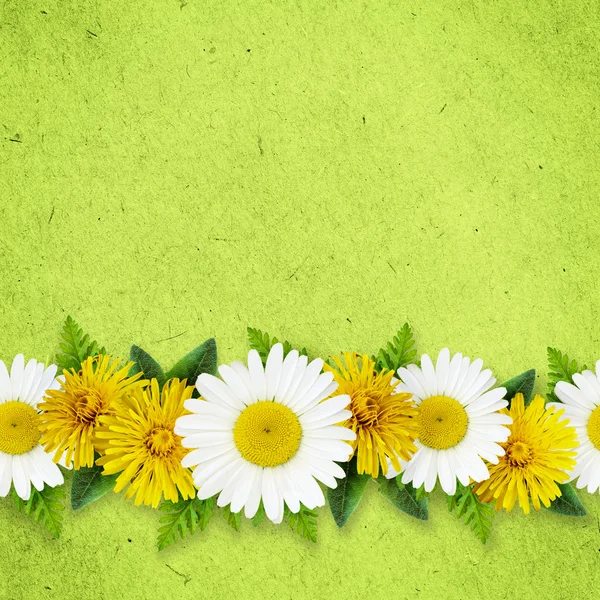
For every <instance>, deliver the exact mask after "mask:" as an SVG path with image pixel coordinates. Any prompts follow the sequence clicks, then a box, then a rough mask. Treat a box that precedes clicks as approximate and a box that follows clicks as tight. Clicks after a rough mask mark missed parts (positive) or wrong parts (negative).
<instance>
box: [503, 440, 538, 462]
mask: <svg viewBox="0 0 600 600" xmlns="http://www.w3.org/2000/svg"><path fill="white" fill-rule="evenodd" d="M532 459H533V449H532V448H531V446H529V444H526V443H525V442H514V443H512V444H509V445H508V447H507V448H506V462H507V463H508V464H509V465H510V466H511V467H526V466H527V465H528V464H529V463H530V462H531V461H532Z"/></svg>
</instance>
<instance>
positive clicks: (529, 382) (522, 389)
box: [500, 369, 535, 406]
mask: <svg viewBox="0 0 600 600" xmlns="http://www.w3.org/2000/svg"><path fill="white" fill-rule="evenodd" d="M534 384H535V369H529V371H525V372H524V373H521V374H520V375H517V376H516V377H513V378H512V379H509V380H508V381H505V382H504V383H503V384H502V385H501V386H500V387H505V388H506V395H505V396H504V397H505V398H506V399H507V400H508V403H509V406H510V401H511V400H512V399H513V398H514V397H515V396H516V395H517V394H523V398H524V400H525V406H528V405H529V403H530V402H531V395H532V393H533V386H534Z"/></svg>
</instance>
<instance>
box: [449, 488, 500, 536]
mask: <svg viewBox="0 0 600 600" xmlns="http://www.w3.org/2000/svg"><path fill="white" fill-rule="evenodd" d="M447 501H448V510H449V511H450V512H452V511H456V516H457V517H458V518H459V519H462V520H463V521H464V523H465V525H468V526H469V527H470V529H471V530H472V531H473V533H474V534H475V535H476V536H477V537H478V538H479V540H480V541H481V542H482V543H484V544H485V543H486V541H487V539H488V537H489V534H490V530H491V528H492V517H493V515H494V510H493V508H492V507H491V505H489V504H484V503H483V502H480V501H479V499H478V498H477V496H476V495H475V493H474V492H473V488H472V487H471V486H464V485H461V484H457V488H456V493H455V494H454V496H448V500H447Z"/></svg>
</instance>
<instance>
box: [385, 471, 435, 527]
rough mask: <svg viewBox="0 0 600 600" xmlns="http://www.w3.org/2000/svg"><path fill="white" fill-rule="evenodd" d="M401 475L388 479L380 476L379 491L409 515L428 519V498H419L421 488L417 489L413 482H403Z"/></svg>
mask: <svg viewBox="0 0 600 600" xmlns="http://www.w3.org/2000/svg"><path fill="white" fill-rule="evenodd" d="M400 479H401V476H400V475H398V477H396V478H394V479H386V478H385V477H379V479H378V480H377V481H378V483H379V493H380V494H381V495H382V496H383V497H384V498H385V499H386V500H388V501H389V502H391V503H392V504H393V505H394V506H395V507H396V508H397V509H398V510H401V511H402V512H405V513H406V514H407V515H410V516H411V517H414V518H415V519H421V521H427V519H428V516H429V515H428V510H427V498H426V497H421V498H418V494H420V493H419V490H421V488H418V489H415V488H414V487H413V486H412V484H410V483H409V484H406V485H405V484H403V483H402V482H401V481H400Z"/></svg>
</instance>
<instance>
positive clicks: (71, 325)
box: [56, 316, 106, 372]
mask: <svg viewBox="0 0 600 600" xmlns="http://www.w3.org/2000/svg"><path fill="white" fill-rule="evenodd" d="M61 338H62V340H63V341H62V342H61V343H60V344H59V345H60V349H61V350H62V352H59V353H58V354H57V355H56V365H57V366H58V370H59V372H60V371H62V370H64V369H74V370H75V371H79V370H80V369H81V363H82V362H83V361H84V360H85V359H86V358H89V357H90V356H96V355H98V354H106V350H105V349H104V348H100V347H99V346H98V344H97V342H95V341H93V340H91V339H90V336H89V335H87V334H85V335H84V334H83V330H82V329H81V327H79V325H77V323H76V322H75V321H74V320H73V319H72V318H71V317H70V316H69V317H67V319H66V321H65V324H64V326H63V331H62V334H61Z"/></svg>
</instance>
